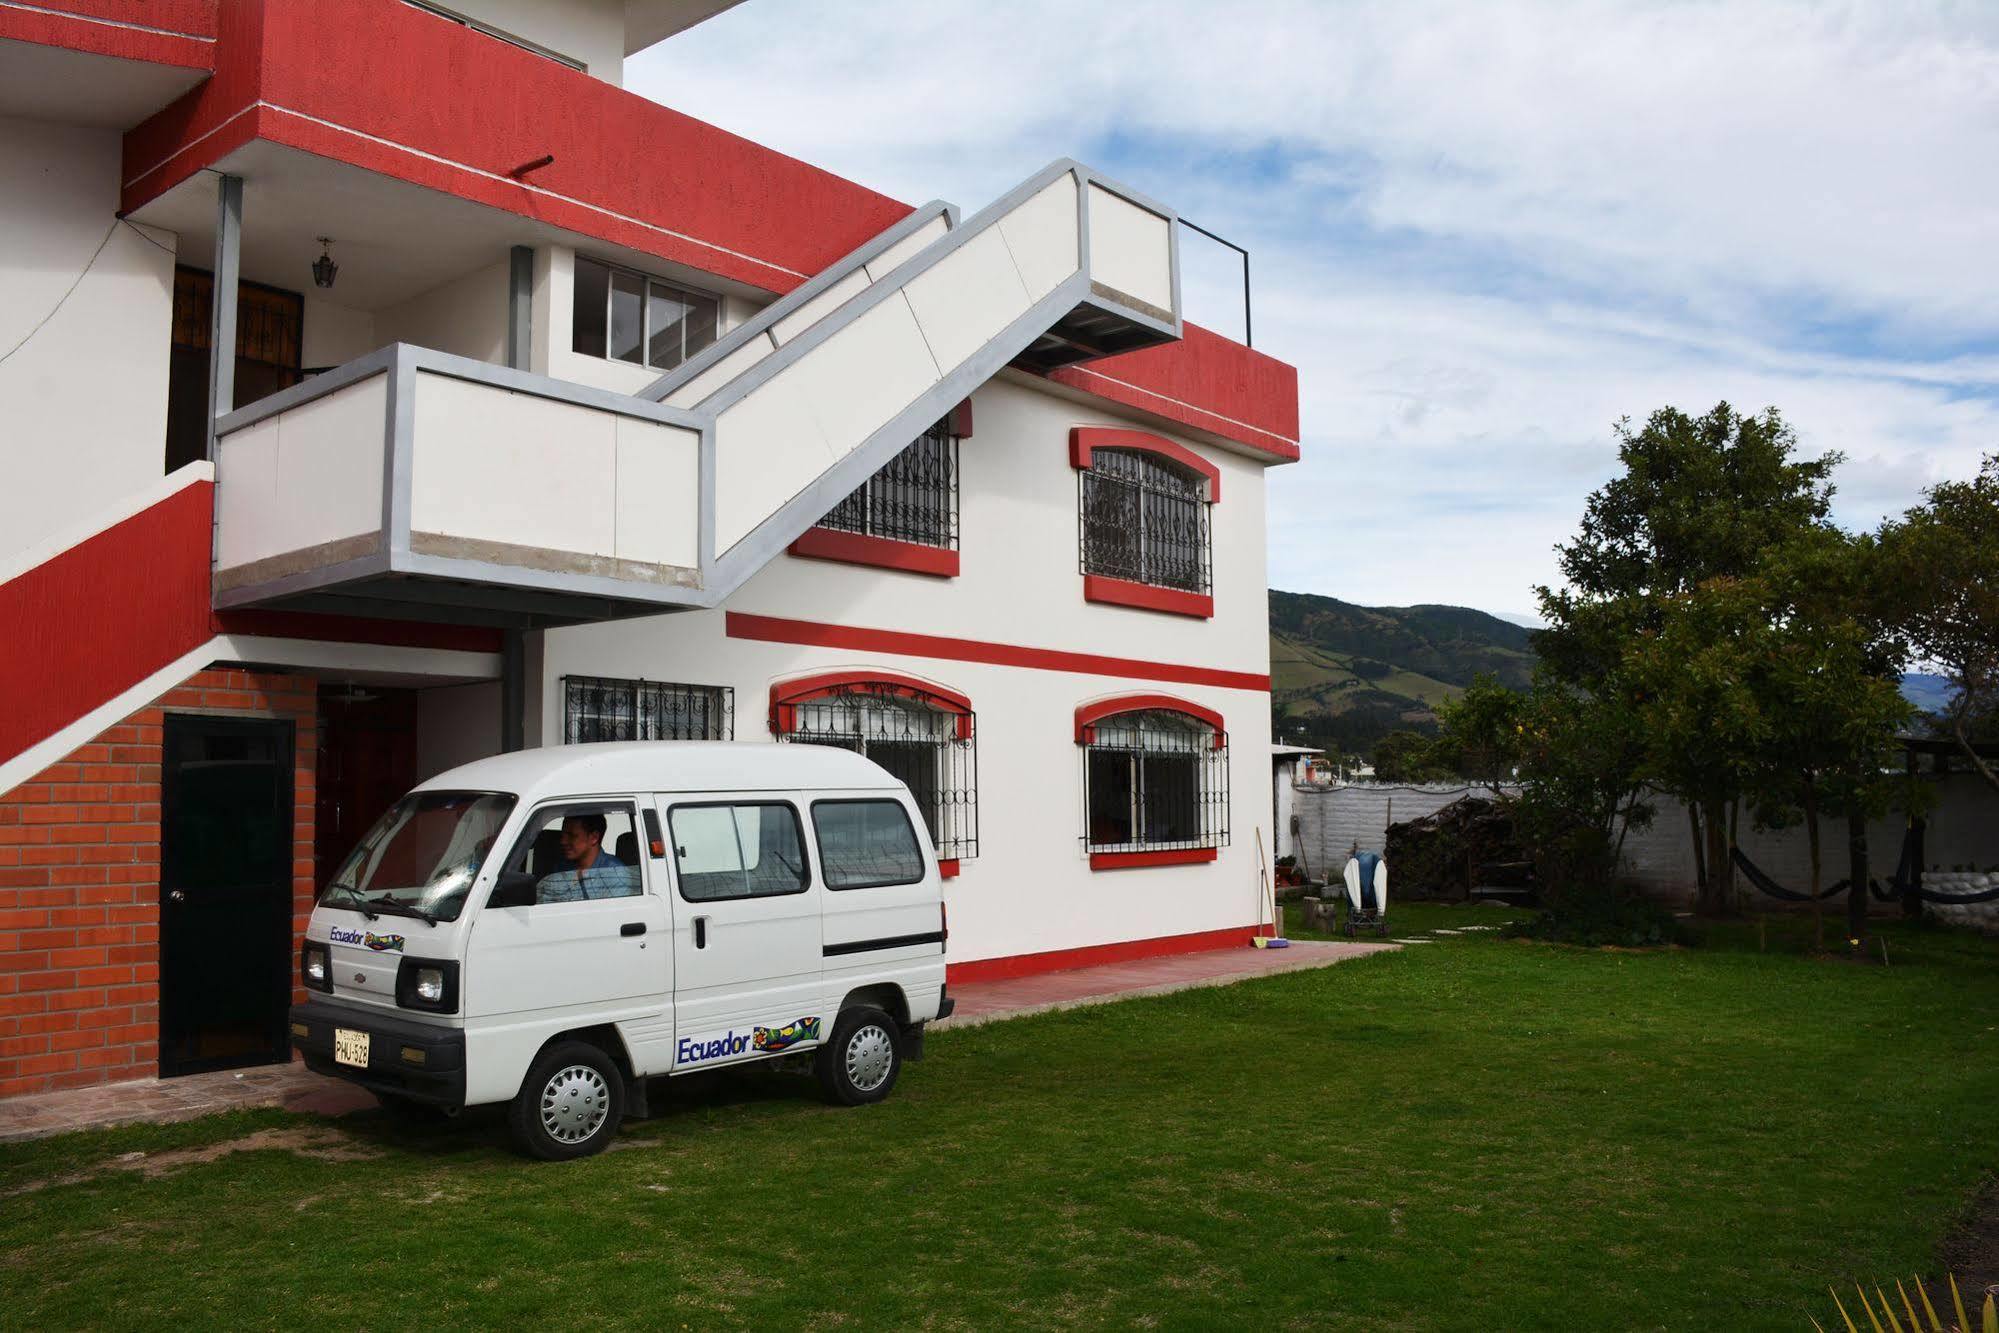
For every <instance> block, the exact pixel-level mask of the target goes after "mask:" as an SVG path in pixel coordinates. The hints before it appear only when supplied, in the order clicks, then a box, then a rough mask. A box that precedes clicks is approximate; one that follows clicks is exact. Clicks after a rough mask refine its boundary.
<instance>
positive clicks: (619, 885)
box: [535, 813, 639, 903]
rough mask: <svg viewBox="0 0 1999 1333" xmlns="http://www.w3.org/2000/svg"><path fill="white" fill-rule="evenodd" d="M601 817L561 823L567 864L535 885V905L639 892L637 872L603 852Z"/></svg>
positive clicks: (583, 817)
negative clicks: (537, 903) (536, 903)
mask: <svg viewBox="0 0 1999 1333" xmlns="http://www.w3.org/2000/svg"><path fill="white" fill-rule="evenodd" d="M606 827H607V825H606V824H605V822H604V816H602V815H601V814H594V813H593V814H587V815H570V816H569V817H568V818H567V819H564V820H563V821H562V855H563V857H564V858H565V859H566V860H567V861H568V862H569V864H568V865H567V866H565V867H564V868H563V869H561V870H557V871H555V872H553V873H552V874H548V875H544V876H542V877H541V879H540V880H538V881H537V882H536V883H535V901H536V902H543V903H573V902H580V901H582V900H583V899H585V898H629V897H631V896H632V895H634V894H636V893H637V892H638V891H639V887H638V870H637V868H636V867H634V866H628V865H626V864H625V863H624V862H623V861H620V860H619V859H618V858H617V857H615V856H613V855H611V853H609V852H607V851H605V850H604V831H605V829H606Z"/></svg>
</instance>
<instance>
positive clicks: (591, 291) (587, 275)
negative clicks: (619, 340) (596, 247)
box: [569, 258, 611, 356]
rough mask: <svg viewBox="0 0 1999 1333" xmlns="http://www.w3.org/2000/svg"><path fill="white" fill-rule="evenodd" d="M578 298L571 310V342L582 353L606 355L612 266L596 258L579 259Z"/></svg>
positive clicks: (577, 263)
mask: <svg viewBox="0 0 1999 1333" xmlns="http://www.w3.org/2000/svg"><path fill="white" fill-rule="evenodd" d="M575 287H576V300H575V309H574V311H573V313H571V315H570V317H569V319H570V325H571V329H572V332H571V336H570V344H569V345H570V346H571V348H573V349H574V350H575V351H576V352H577V353H578V354H580V355H582V356H602V355H604V346H605V344H604V301H605V297H606V295H607V294H608V293H609V291H610V289H611V270H610V269H608V268H605V267H604V266H603V265H602V264H600V263H598V262H597V261H596V260H594V259H582V258H579V259H577V261H576V284H575Z"/></svg>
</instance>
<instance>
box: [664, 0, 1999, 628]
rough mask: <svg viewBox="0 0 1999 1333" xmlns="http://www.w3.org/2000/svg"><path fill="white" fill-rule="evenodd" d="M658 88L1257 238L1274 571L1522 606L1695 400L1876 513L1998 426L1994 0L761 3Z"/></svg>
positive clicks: (925, 179) (1216, 316) (1394, 591)
mask: <svg viewBox="0 0 1999 1333" xmlns="http://www.w3.org/2000/svg"><path fill="white" fill-rule="evenodd" d="M627 82H628V84H629V85H630V86H631V87H633V88H634V89H635V90H637V91H640V92H643V93H645V94H647V95H649V96H653V97H656V98H658V99H659V100H661V101H664V102H666V103H668V104H669V105H673V106H677V107H679V108H681V109H683V110H686V111H688V112H690V113H691V114H694V115H698V116H701V117H703V118H705V119H708V120H711V121H714V122H716V123H718V124H720V125H723V126H725V127H726V128H729V129H732V130H735V131H737V132H739V133H743V134H746V135H748V136H749V137H751V138H754V139H757V140H759V141H761V142H764V143H768V144H771V145H772V146H774V147H777V148H780V149H782V150H784V151H787V152H792V153H795V154H797V155H799V156H801V157H804V158H806V159H808V160H811V161H814V162H817V163H819V164H821V165H824V166H826V167H827V168H829V169H831V170H834V171H837V172H840V173H842V174H844V175H847V176H850V177H852V178H854V179H856V180H860V181H863V182H865V183H867V184H869V185H871V186H874V187H875V188H877V189H881V190H884V191H886V192H888V193H891V194H894V195H897V196H898V197H900V198H904V199H907V200H910V201H912V202H915V201H919V200H922V199H926V198H931V197H936V196H942V197H945V198H949V199H953V200H954V201H956V202H959V203H961V204H964V205H966V206H967V207H972V208H976V207H978V206H979V205H981V204H983V203H984V202H986V201H987V200H988V199H990V198H992V197H993V196H994V195H995V194H997V193H999V192H1000V191H1001V190H1003V189H1004V188H1006V187H1007V186H1008V185H1010V184H1012V183H1013V182H1014V181H1016V180H1018V179H1019V178H1020V177H1021V176H1024V175H1025V174H1026V173H1027V172H1029V171H1031V170H1032V169H1034V168H1035V167H1036V166H1038V165H1040V163H1042V162H1043V161H1046V160H1048V159H1049V158H1052V157H1056V156H1061V155H1065V154H1073V155H1076V156H1081V157H1085V158H1088V159H1090V160H1092V161H1094V162H1096V163H1097V164H1098V165H1102V166H1104V167H1106V168H1107V169H1109V170H1112V171H1113V172H1115V173H1117V174H1121V175H1124V176H1126V177H1127V178H1128V179H1131V180H1132V181H1133V183H1134V184H1136V185H1138V186H1140V187H1141V188H1144V189H1146V190H1147V191H1149V192H1151V193H1153V194H1156V195H1158V196H1160V197H1162V198H1165V199H1168V200H1170V201H1171V202H1173V203H1174V204H1175V205H1176V206H1177V207H1179V208H1180V209H1181V210H1182V212H1183V213H1185V214H1186V215H1187V216H1189V217H1192V218H1194V219H1196V220H1198V221H1202V222H1204V223H1206V224H1207V225H1210V226H1213V227H1214V228H1215V229H1216V230H1218V231H1220V232H1222V233H1223V234H1225V235H1229V236H1231V237H1232V238H1233V239H1237V240H1240V241H1242V242H1244V243H1245V244H1248V245H1250V247H1251V248H1252V250H1253V251H1254V256H1255V260H1254V262H1255V269H1254V273H1255V278H1256V282H1255V290H1254V295H1255V301H1256V328H1257V345H1258V346H1259V347H1261V348H1265V349H1266V350H1269V351H1270V352H1272V354H1274V355H1277V356H1281V357H1283V358H1284V359H1286V360H1289V361H1291V362H1293V363H1294V364H1296V365H1297V366H1298V368H1299V375H1300V387H1301V397H1302V399H1303V412H1304V429H1305V449H1306V461H1305V462H1304V463H1302V464H1299V465H1298V466H1296V467H1294V468H1292V469H1290V470H1288V471H1287V472H1286V473H1284V474H1283V477H1284V484H1283V485H1282V486H1281V487H1276V488H1274V489H1273V503H1272V534H1271V546H1272V549H1271V569H1272V579H1273V581H1274V582H1276V583H1277V584H1278V586H1282V587H1292V588H1309V589H1312V590H1316V591H1324V592H1329V593H1334V594H1337V595H1340V596H1344V597H1349V598H1352V599H1355V600H1361V601H1375V602H1386V601H1397V602H1403V601H1450V602H1463V603H1469V604H1472V605H1482V606H1488V607H1492V608H1495V609H1499V610H1508V611H1515V612H1518V611H1525V610H1528V609H1530V601H1529V598H1528V595H1527V593H1526V589H1527V587H1528V586H1529V585H1531V584H1532V583H1534V582H1536V581H1539V580H1547V579H1550V578H1552V576H1553V563H1552V560H1551V558H1550V555H1549V548H1550V547H1551V546H1552V544H1553V543H1554V542H1555V541H1557V540H1560V539H1562V538H1563V537H1565V536H1567V535H1568V534H1569V533H1570V532H1571V531H1572V530H1573V527H1574V524H1575V519H1576V515H1577V513H1578V511H1579V509H1580V506H1581V503H1582V499H1583V496H1584V495H1585V494H1586V493H1587V492H1588V490H1589V489H1590V488H1591V487H1592V486H1593V485H1595V484H1597V483H1598V482H1599V481H1600V480H1601V479H1602V478H1603V477H1604V476H1606V475H1608V473H1609V471H1610V469H1611V467H1612V466H1613V465H1614V456H1613V441H1612V437H1611V434H1610V429H1609V427H1610V423H1611V422H1612V421H1613V420H1615V419H1616V418H1618V417H1619V416H1623V415H1626V414H1630V415H1632V416H1634V417H1642V416H1643V415H1644V414H1645V413H1646V412H1648V411H1649V410H1651V409H1652V408H1654V407H1657V406H1659V405H1662V404H1665V403H1674V404H1677V405H1680V406H1683V407H1686V408H1689V409H1692V410H1697V409H1699V408H1703V407H1706V406H1708V405H1710V404H1712V403H1713V402H1714V401H1715V400H1717V399H1719V398H1724V397H1725V398H1727V399H1729V400H1730V401H1731V402H1734V403H1736V404H1737V405H1738V406H1741V407H1743V408H1745V409H1755V408H1760V407H1762V406H1764V405H1765V404H1770V403H1774V404H1777V405H1779V406H1780V407H1782V408H1783V410H1784V412H1785V414H1786V416H1787V417H1789V418H1790V419H1791V421H1792V422H1793V423H1794V424H1795V425H1796V426H1797V428H1798V430H1799V432H1800V435H1801V436H1802V438H1803V439H1804V441H1805V444H1806V446H1807V448H1808V449H1809V450H1811V451H1814V452H1816V451H1818V450H1821V449H1827V448H1837V449H1840V450H1842V451H1843V452H1845V453H1846V454H1847V455H1848V458H1849V462H1848V464H1847V465H1846V467H1844V468H1843V469H1842V470H1841V473H1840V485H1841V504H1840V514H1841V517H1842V518H1843V519H1844V520H1846V521H1847V522H1849V523H1852V524H1855V525H1868V524H1871V523H1872V522H1874V521H1875V520H1876V519H1877V518H1879V517H1880V516H1881V515H1882V514H1884V513H1887V512H1892V511H1894V510H1896V509H1899V508H1901V507H1902V506H1904V505H1906V504H1908V503H1911V502H1913V501H1914V500H1915V499H1916V497H1917V492H1918V491H1919V490H1920V488H1921V486H1923V485H1924V484H1927V483H1928V482H1930V481H1933V480H1935V479H1937V478H1938V477H1940V476H1946V475H1964V474H1966V473H1968V472H1969V470H1970V469H1971V468H1972V467H1973V466H1975V463H1976V459H1977V456H1978V454H1979V453H1980V452H1981V450H1992V449H1999V404H1995V400H1999V263H1995V262H1994V260H1993V257H1992V253H1991V251H1992V241H1993V238H1994V237H1995V236H1999V172H1994V171H1993V170H1992V169H1991V164H1992V163H1994V162H1999V6H1980V5H1953V4H1943V3H1939V4H1933V5H1892V6H1890V5H1879V6H1863V5H1838V4H1810V5H1805V4H1774V3H1773V4H1761V5H1749V4H1727V5H1723V4H1688V3H1675V4H1647V5H1623V6H1615V5H1608V4H1582V3H1577V4H1552V3H1551V4H1526V3H1492V4H1487V3H1479V4H1465V5H1461V6H1443V5H1434V4H1428V5H1426V4H1412V3H1398V4H1350V5H1349V4H1338V5H1335V4H1325V3H1316V2H1313V0H1290V2H1288V3H1272V4H1265V5H1248V4H1238V5H1220V4H1215V3H1212V0H1182V2H1181V3H1150V4H1145V5H1129V4H1126V5H1115V6H1078V5H1074V4H1059V5H1058V4H1055V3H1051V2H1046V0H1044V2H1041V3H1008V4H1004V5H994V4H988V3H970V2H969V0H956V2H954V3H926V4H923V5H898V6H862V5H836V4H831V3H824V2H823V0H822V2H821V3H803V2H801V0H791V2H786V0H756V3H753V4H747V5H744V6H741V7H740V8H738V9H736V10H734V11H731V12H730V13H728V14H726V15H724V16H722V17H721V18H719V19H716V20H712V21H710V22H709V23H707V24H704V25H702V26H701V27H699V28H697V29H695V30H694V31H693V32H691V33H689V34H687V35H685V36H683V37H681V38H677V39H675V40H674V41H671V42H668V43H666V44H664V45H663V46H661V47H659V48H656V49H655V50H654V51H652V52H650V53H647V54H646V55H644V56H641V57H639V58H638V59H636V60H634V61H632V62H631V63H630V64H629V66H628V68H627ZM1189 253H1190V263H1189V270H1190V273H1193V272H1194V271H1195V269H1196V268H1197V267H1198V269H1199V274H1198V278H1199V280H1198V281H1190V284H1189V295H1188V300H1189V307H1190V313H1192V314H1193V315H1194V316H1195V317H1196V318H1197V319H1201V320H1202V321H1203V322H1208V323H1211V324H1212V325H1213V326H1215V327H1217V328H1220V329H1223V330H1224V331H1228V330H1232V329H1235V328H1237V327H1239V319H1240V315H1239V313H1238V312H1237V310H1236V309H1235V305H1234V303H1235V301H1236V300H1237V293H1235V292H1234V291H1232V290H1231V287H1230V281H1231V278H1230V270H1229V269H1228V268H1227V267H1226V266H1225V265H1221V266H1217V265H1216V264H1215V263H1214V262H1213V259H1212V257H1210V258H1209V259H1208V260H1196V259H1194V258H1193V257H1192V256H1193V251H1192V247H1191V246H1190V248H1189Z"/></svg>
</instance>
